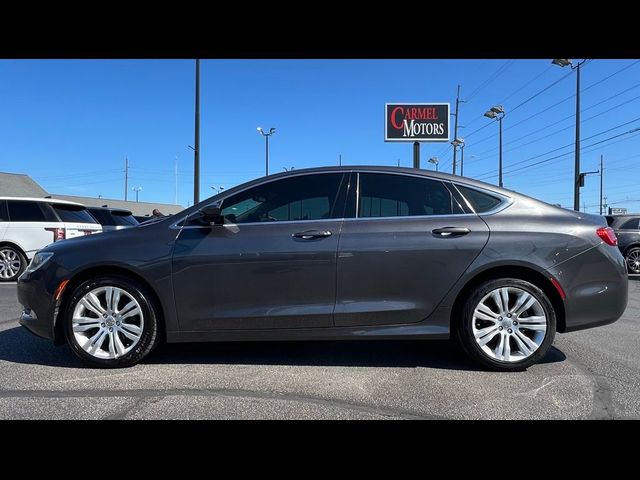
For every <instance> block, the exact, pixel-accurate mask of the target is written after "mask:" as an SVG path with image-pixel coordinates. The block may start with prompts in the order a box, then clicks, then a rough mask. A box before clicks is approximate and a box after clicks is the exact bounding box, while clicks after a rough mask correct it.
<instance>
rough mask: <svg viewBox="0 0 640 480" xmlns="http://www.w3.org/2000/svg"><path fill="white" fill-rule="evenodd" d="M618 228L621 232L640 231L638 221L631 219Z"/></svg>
mask: <svg viewBox="0 0 640 480" xmlns="http://www.w3.org/2000/svg"><path fill="white" fill-rule="evenodd" d="M618 228H620V230H638V219H637V218H630V219H628V220H625V221H624V222H623V223H622V225H620V226H619V227H618Z"/></svg>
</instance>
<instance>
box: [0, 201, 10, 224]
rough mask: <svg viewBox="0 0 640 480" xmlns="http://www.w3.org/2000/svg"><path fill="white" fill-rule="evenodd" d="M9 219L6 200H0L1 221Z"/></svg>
mask: <svg viewBox="0 0 640 480" xmlns="http://www.w3.org/2000/svg"><path fill="white" fill-rule="evenodd" d="M8 221H9V212H8V210H7V202H6V200H0V222H8Z"/></svg>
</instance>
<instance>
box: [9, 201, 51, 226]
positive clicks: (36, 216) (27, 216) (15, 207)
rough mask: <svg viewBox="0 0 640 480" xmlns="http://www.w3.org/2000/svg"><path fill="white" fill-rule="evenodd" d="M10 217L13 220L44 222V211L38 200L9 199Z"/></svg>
mask: <svg viewBox="0 0 640 480" xmlns="http://www.w3.org/2000/svg"><path fill="white" fill-rule="evenodd" d="M7 205H8V207H9V218H10V219H11V221H12V222H44V221H45V217H44V212H43V211H42V209H41V208H40V205H39V203H38V202H31V201H29V200H8V201H7Z"/></svg>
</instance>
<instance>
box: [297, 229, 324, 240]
mask: <svg viewBox="0 0 640 480" xmlns="http://www.w3.org/2000/svg"><path fill="white" fill-rule="evenodd" d="M291 236H292V237H294V238H300V239H302V240H313V239H314V238H324V237H330V236H331V232H330V231H328V230H306V231H304V232H298V233H294V234H293V235H291Z"/></svg>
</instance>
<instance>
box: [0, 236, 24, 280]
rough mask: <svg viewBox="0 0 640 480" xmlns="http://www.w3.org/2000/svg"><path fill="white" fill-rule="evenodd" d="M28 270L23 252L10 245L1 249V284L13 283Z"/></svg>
mask: <svg viewBox="0 0 640 480" xmlns="http://www.w3.org/2000/svg"><path fill="white" fill-rule="evenodd" d="M25 268H27V259H26V258H25V256H24V255H23V254H22V252H21V251H20V250H18V249H16V248H14V247H11V246H9V245H4V246H2V247H0V282H13V281H15V280H17V278H18V277H19V276H20V275H21V274H22V272H24V269H25Z"/></svg>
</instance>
